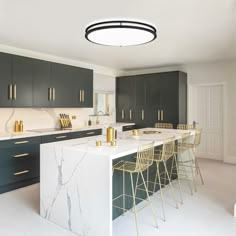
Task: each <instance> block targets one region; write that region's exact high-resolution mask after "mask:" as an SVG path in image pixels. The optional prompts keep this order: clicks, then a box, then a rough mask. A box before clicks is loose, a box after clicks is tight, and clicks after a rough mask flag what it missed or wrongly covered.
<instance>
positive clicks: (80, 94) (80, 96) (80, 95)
mask: <svg viewBox="0 0 236 236" xmlns="http://www.w3.org/2000/svg"><path fill="white" fill-rule="evenodd" d="M79 101H80V102H82V92H81V89H80V90H79Z"/></svg>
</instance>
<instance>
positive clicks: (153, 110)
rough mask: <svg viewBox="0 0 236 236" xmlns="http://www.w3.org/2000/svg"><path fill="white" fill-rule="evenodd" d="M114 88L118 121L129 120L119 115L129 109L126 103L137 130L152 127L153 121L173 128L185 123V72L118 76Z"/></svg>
mask: <svg viewBox="0 0 236 236" xmlns="http://www.w3.org/2000/svg"><path fill="white" fill-rule="evenodd" d="M127 78H128V79H127ZM124 81H126V83H125V82H124ZM127 84H128V86H127ZM131 84H132V86H130V85H131ZM116 85H117V88H116V99H117V101H116V107H117V117H116V120H117V121H118V122H128V121H131V120H128V119H125V118H124V116H123V114H122V113H121V112H122V111H123V110H125V111H126V110H128V109H126V107H129V108H130V107H131V105H130V101H132V102H131V103H132V105H133V108H132V109H133V110H132V111H133V112H132V115H133V120H132V121H133V122H135V124H136V127H137V128H142V127H153V126H154V124H155V123H157V122H163V123H172V124H173V125H174V127H176V126H177V124H178V123H186V122H187V74H186V73H184V72H180V71H173V72H163V73H155V74H144V75H135V76H126V77H118V78H117V79H116ZM124 94H125V96H124Z"/></svg>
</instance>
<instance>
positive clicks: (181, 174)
mask: <svg viewBox="0 0 236 236" xmlns="http://www.w3.org/2000/svg"><path fill="white" fill-rule="evenodd" d="M190 135H191V133H190V132H189V133H186V134H183V135H182V137H181V140H178V141H177V142H176V145H175V151H174V153H175V154H174V158H173V160H172V165H171V172H170V178H171V179H172V176H173V175H176V176H177V178H178V184H179V193H180V199H181V204H183V198H182V188H181V183H180V180H181V179H185V180H187V183H188V186H189V189H190V192H191V195H193V191H192V188H191V184H190V181H191V180H190V179H189V178H188V174H187V173H188V171H187V170H186V168H185V166H184V165H182V166H181V165H180V164H179V160H181V159H182V155H183V153H184V152H186V151H187V150H188V146H187V145H186V143H187V139H189V137H190ZM180 162H181V161H180ZM180 167H181V168H180ZM174 171H176V172H174ZM191 173H192V171H191Z"/></svg>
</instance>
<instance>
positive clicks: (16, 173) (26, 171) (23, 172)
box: [14, 170, 30, 176]
mask: <svg viewBox="0 0 236 236" xmlns="http://www.w3.org/2000/svg"><path fill="white" fill-rule="evenodd" d="M29 172H30V171H29V170H23V171H19V172H15V173H14V175H15V176H16V175H23V174H26V173H29Z"/></svg>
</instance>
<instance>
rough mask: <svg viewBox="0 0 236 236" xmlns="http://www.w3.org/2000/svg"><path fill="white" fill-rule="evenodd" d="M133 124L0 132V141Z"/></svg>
mask: <svg viewBox="0 0 236 236" xmlns="http://www.w3.org/2000/svg"><path fill="white" fill-rule="evenodd" d="M134 124H135V123H107V124H100V125H92V126H83V127H82V126H80V127H74V128H72V129H68V130H55V131H49V132H36V131H35V132H34V131H33V129H32V131H27V130H26V131H23V132H17V133H16V132H10V133H7V132H5V133H4V132H0V141H3V140H10V139H18V138H27V137H37V136H44V135H51V134H61V133H70V132H78V131H85V130H91V129H104V128H106V127H108V126H112V127H122V126H127V125H134Z"/></svg>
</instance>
